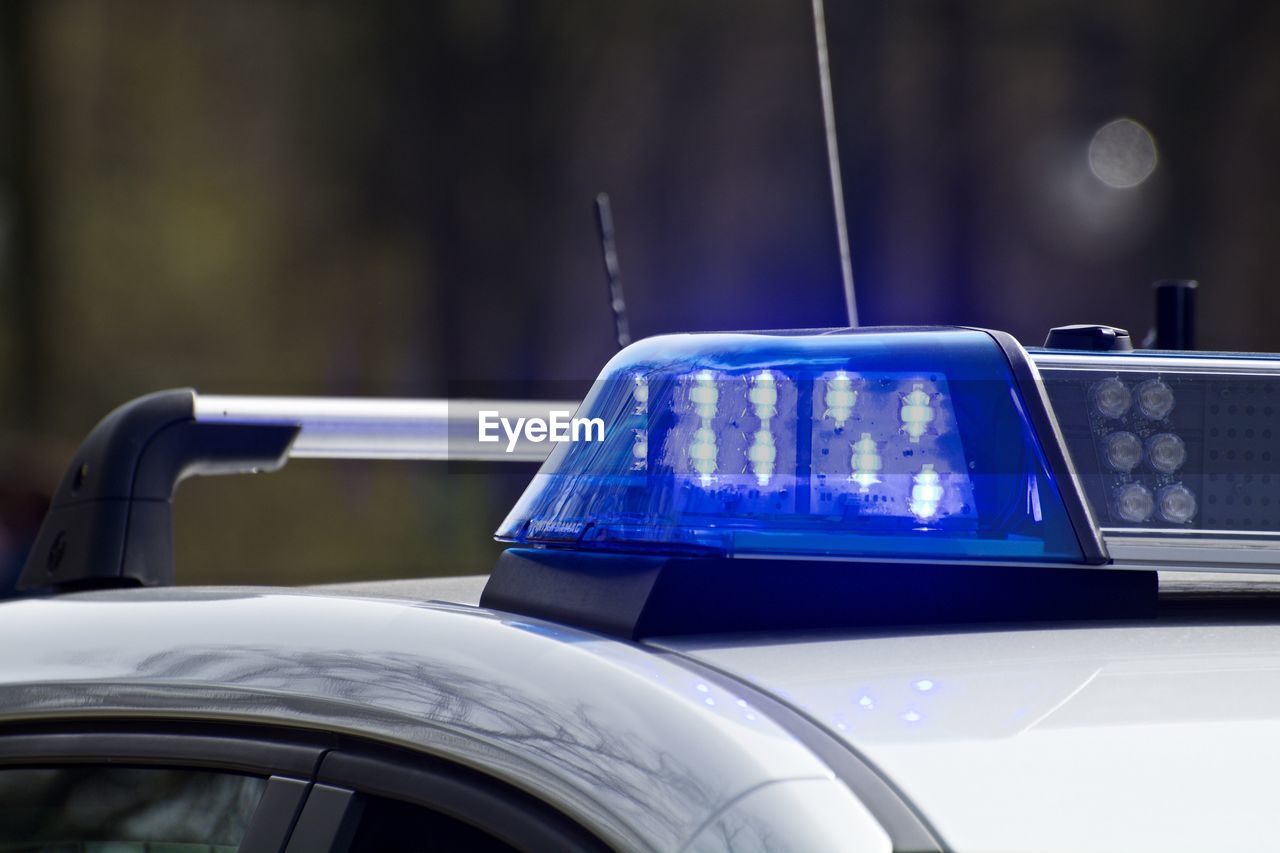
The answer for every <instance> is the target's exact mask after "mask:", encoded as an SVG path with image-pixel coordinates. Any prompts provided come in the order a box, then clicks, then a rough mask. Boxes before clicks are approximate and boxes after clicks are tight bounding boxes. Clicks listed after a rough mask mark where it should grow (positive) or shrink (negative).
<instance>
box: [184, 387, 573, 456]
mask: <svg viewBox="0 0 1280 853" xmlns="http://www.w3.org/2000/svg"><path fill="white" fill-rule="evenodd" d="M578 405H579V404H578V402H577V401H571V400H566V401H557V400H405V399H381V400H378V399H373V400H363V399H352V398H343V397H248V396H220V395H206V394H197V395H196V405H195V413H196V420H197V421H203V422H224V423H256V424H288V425H297V426H300V427H301V428H302V429H301V431H300V432H299V433H298V437H297V439H296V440H295V441H294V443H293V447H292V448H291V449H290V451H289V457H290V458H291V459H401V460H448V461H478V462H542V461H543V460H545V459H546V458H547V456H548V455H549V454H550V453H551V449H552V448H553V447H554V446H555V445H554V444H553V443H552V442H550V441H548V440H545V439H544V440H542V441H531V440H529V438H528V437H527V434H526V433H525V431H524V430H520V431H519V432H518V435H517V437H516V438H515V440H514V444H513V443H512V441H511V439H510V436H509V434H508V433H507V432H506V431H504V428H503V426H502V425H501V422H500V421H497V420H496V419H498V418H506V419H507V423H508V424H509V425H510V426H511V427H512V428H513V429H514V428H515V425H516V424H517V423H518V419H520V418H525V419H526V421H527V419H530V418H541V419H542V420H544V421H548V422H549V421H550V420H551V417H552V415H553V414H555V415H557V416H559V417H562V418H565V417H572V416H573V414H574V413H575V412H576V411H577V409H578ZM482 412H483V413H495V414H488V415H487V420H488V421H489V423H490V424H491V428H490V429H489V430H488V435H490V436H496V437H497V440H496V441H481V440H480V419H481V413H482Z"/></svg>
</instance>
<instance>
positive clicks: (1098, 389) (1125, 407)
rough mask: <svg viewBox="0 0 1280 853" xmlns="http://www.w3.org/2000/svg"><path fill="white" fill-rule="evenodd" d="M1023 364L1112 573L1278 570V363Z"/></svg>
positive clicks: (1249, 357) (1120, 359) (1159, 357)
mask: <svg viewBox="0 0 1280 853" xmlns="http://www.w3.org/2000/svg"><path fill="white" fill-rule="evenodd" d="M1030 355H1031V358H1032V359H1033V361H1034V362H1035V363H1036V365H1037V367H1038V370H1039V373H1040V375H1041V376H1042V378H1043V383H1044V387H1045V390H1046V393H1047V395H1048V397H1049V399H1050V401H1051V404H1052V407H1053V412H1054V415H1055V417H1056V420H1057V421H1058V424H1059V427H1060V430H1061V432H1062V435H1063V437H1064V440H1065V444H1066V447H1067V449H1068V452H1069V454H1070V455H1071V457H1072V460H1073V464H1074V467H1075V469H1076V471H1077V474H1078V478H1079V482H1080V487H1081V491H1082V494H1083V495H1084V496H1085V498H1086V500H1087V501H1088V503H1089V504H1090V507H1091V511H1092V513H1093V515H1094V516H1095V518H1096V519H1097V521H1098V524H1099V527H1100V530H1101V532H1102V535H1103V537H1104V540H1105V542H1106V544H1107V548H1108V550H1109V552H1110V555H1111V557H1112V559H1113V561H1114V564H1115V565H1116V566H1118V567H1130V568H1159V569H1175V570H1176V569H1187V570H1233V571H1239V570H1259V569H1269V570H1275V569H1276V568H1280V550H1278V549H1280V357H1276V356H1270V355H1257V354H1234V353H1203V352H1175V351H1150V350H1148V351H1134V352H1130V353H1089V352H1064V351H1058V350H1032V351H1031V353H1030Z"/></svg>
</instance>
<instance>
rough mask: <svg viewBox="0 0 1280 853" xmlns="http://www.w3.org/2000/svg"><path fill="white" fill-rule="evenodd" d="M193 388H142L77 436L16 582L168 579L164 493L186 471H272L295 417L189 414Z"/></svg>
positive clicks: (90, 584) (77, 584)
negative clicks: (224, 418)
mask: <svg viewBox="0 0 1280 853" xmlns="http://www.w3.org/2000/svg"><path fill="white" fill-rule="evenodd" d="M195 400H196V394H195V391H193V390H191V389H189V388H184V389H178V390H173V391H160V392H157V393H155V394H148V395H146V396H144V397H139V398H137V399H136V400H131V401H130V402H128V403H125V404H124V405H123V406H121V407H120V408H118V409H116V410H115V411H113V412H111V413H110V414H108V415H107V416H106V417H105V418H103V419H102V421H100V422H99V423H98V425H97V426H96V427H94V428H93V431H92V432H90V433H89V435H88V437H87V438H85V440H84V443H83V444H81V445H80V448H79V449H78V450H77V451H76V453H75V456H74V457H73V458H72V461H71V465H70V466H69V467H68V469H67V472H66V474H64V475H63V478H62V482H61V483H60V484H59V486H58V489H57V491H56V492H55V493H54V496H53V500H52V502H51V504H50V507H49V512H48V514H47V515H46V516H45V519H44V522H43V524H42V525H41V526H40V532H39V534H38V535H37V536H36V541H35V544H34V545H32V548H31V553H30V554H29V555H28V557H27V563H26V566H25V567H24V568H23V570H22V576H21V578H20V579H19V581H18V588H19V589H24V590H33V589H41V588H53V589H59V590H69V589H80V588H99V587H113V586H139V585H141V586H165V585H170V584H172V583H173V580H174V570H173V495H174V492H175V491H176V490H177V487H178V484H179V483H180V482H182V481H183V480H184V479H186V478H187V477H191V476H195V475H209V474H246V473H256V472H259V471H274V470H276V469H278V468H280V467H281V466H283V465H284V463H285V461H286V459H287V457H288V453H289V448H290V446H291V445H292V444H293V441H294V439H295V438H296V437H297V435H298V430H299V426H298V425H296V424H295V425H280V424H255V423H232V422H197V421H196V417H195Z"/></svg>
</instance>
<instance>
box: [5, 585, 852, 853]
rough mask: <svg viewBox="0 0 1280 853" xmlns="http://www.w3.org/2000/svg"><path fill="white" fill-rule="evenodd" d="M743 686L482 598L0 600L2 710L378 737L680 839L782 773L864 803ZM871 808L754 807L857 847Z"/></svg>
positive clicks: (588, 816) (230, 593) (809, 787)
mask: <svg viewBox="0 0 1280 853" xmlns="http://www.w3.org/2000/svg"><path fill="white" fill-rule="evenodd" d="M740 699H741V697H739V696H737V695H735V694H734V693H733V692H732V691H731V690H729V689H727V688H725V687H723V686H720V685H718V684H711V683H707V682H706V681H704V679H703V678H702V677H701V676H699V675H697V674H696V673H694V672H691V671H690V670H688V669H685V668H683V667H681V666H680V665H679V664H678V662H677V661H675V660H673V659H672V658H671V656H669V655H657V654H652V653H650V652H648V651H646V650H645V649H643V648H641V647H639V646H637V645H634V644H632V643H625V642H619V641H614V640H609V639H605V638H602V637H599V636H597V635H593V634H589V633H586V632H582V631H576V630H574V629H571V628H565V627H561V626H555V625H550V624H547V623H545V622H539V621H536V620H531V619H524V618H518V617H513V616H510V615H504V614H498V613H492V612H489V611H484V610H478V609H476V608H469V607H460V606H452V605H431V604H419V603H414V602H408V601H397V600H391V599H385V598H384V599H376V600H375V599H364V598H349V597H340V596H335V595H322V594H319V593H313V592H284V591H281V592H269V591H264V590H261V589H257V590H254V589H234V588H227V589H208V590H202V589H195V588H186V589H184V588H168V589H147V590H129V591H115V592H101V593H91V594H77V595H64V596H59V597H57V598H51V599H38V600H26V601H13V602H8V603H5V604H0V725H2V724H4V723H12V722H18V721H35V720H43V721H46V722H48V721H52V720H80V721H82V722H83V721H84V720H87V719H103V718H116V719H119V718H122V717H124V718H129V719H134V720H139V719H171V720H172V719H187V720H214V721H224V722H245V723H257V724H267V725H276V726H295V727H302V728H306V729H318V730H323V731H328V732H336V733H342V734H346V735H351V736H357V737H361V738H364V739H372V740H376V741H381V742H385V743H391V744H395V745H399V746H403V747H408V748H412V749H415V750H418V751H421V752H425V753H428V754H432V755H435V756H438V757H441V758H444V759H447V760H450V761H454V762H457V763H460V764H463V765H466V766H469V767H473V768H476V769H478V770H481V771H482V772H484V773H486V774H489V775H491V776H495V777H497V778H499V779H502V780H504V781H507V782H509V783H511V784H514V785H517V786H518V787H520V788H522V789H524V790H526V791H528V792H529V793H530V794H532V795H534V796H537V797H538V798H540V799H542V800H544V801H546V802H548V803H549V804H550V805H552V806H553V807H555V808H556V809H558V810H560V811H562V812H564V813H566V814H568V815H569V816H570V817H572V818H574V819H575V820H578V821H579V822H581V823H582V824H583V825H584V826H586V827H588V828H589V829H591V830H592V831H594V832H596V833H597V834H598V835H600V837H601V838H602V839H603V840H605V841H606V842H607V843H609V844H610V845H612V846H613V847H615V848H616V849H619V850H655V851H667V850H680V849H682V848H683V846H684V845H685V844H687V843H688V842H690V841H691V840H693V839H694V838H695V837H696V836H699V835H700V834H701V833H703V832H704V831H705V830H706V829H707V828H708V827H711V826H713V825H719V823H733V822H735V821H738V822H740V821H741V820H742V819H743V818H744V815H743V813H742V812H741V810H737V811H734V812H733V813H730V812H731V811H732V810H733V807H734V806H735V805H736V804H741V803H743V802H744V798H746V797H748V796H749V795H750V794H751V793H752V792H753V791H757V790H759V789H761V788H764V787H766V786H771V785H774V784H775V783H779V782H785V781H790V780H813V781H812V783H811V784H808V783H807V784H806V788H805V790H806V791H807V792H808V795H809V796H813V797H815V798H821V800H822V801H829V802H844V803H848V801H849V794H848V791H847V789H845V788H844V786H843V785H842V784H841V783H840V782H838V781H836V780H835V779H834V778H833V777H832V774H831V772H830V769H829V768H828V767H827V766H826V765H825V764H824V763H823V762H822V761H820V760H819V759H818V758H817V757H816V756H814V755H813V753H811V752H810V751H809V750H808V749H807V748H806V747H804V746H803V745H802V744H801V743H799V742H798V741H797V740H796V739H795V738H794V737H792V735H791V734H790V733H788V732H787V731H786V730H784V729H783V728H782V727H781V726H779V725H778V724H776V723H775V722H773V721H772V720H771V719H770V718H769V717H768V715H767V714H765V713H764V712H762V711H760V710H758V709H756V708H754V707H753V706H751V705H750V704H748V703H746V702H744V701H740ZM788 790H789V789H788ZM824 792H825V793H824ZM747 817H752V815H747ZM857 817H858V822H857V824H856V825H855V826H849V824H848V823H847V822H845V821H839V820H828V821H826V822H825V823H823V824H822V825H821V826H819V827H818V828H816V829H815V828H807V829H802V830H793V828H792V827H791V826H790V825H789V824H788V823H787V819H786V817H785V812H784V811H782V810H779V809H763V808H762V809H761V810H760V811H759V812H758V813H757V814H756V815H755V816H754V821H753V826H755V827H757V828H759V829H760V830H762V831H763V832H764V833H765V835H766V837H770V838H777V839H785V838H791V837H793V836H794V837H796V838H803V839H805V842H806V843H805V846H804V848H803V849H821V850H846V849H850V845H849V842H848V841H847V840H846V839H845V838H844V837H843V836H839V835H837V836H835V837H833V836H832V835H831V834H830V833H831V832H837V831H841V828H842V827H843V828H844V829H845V830H847V831H849V832H853V831H855V830H856V831H859V832H862V833H863V834H864V837H865V835H866V826H867V822H866V817H865V815H857ZM721 818H723V820H721ZM797 819H798V818H797ZM815 832H816V833H817V834H816V835H815ZM870 835H872V836H874V835H875V833H874V832H871V833H870ZM850 837H853V836H852V835H851V836H850ZM707 844H708V840H707V838H706V837H703V838H700V839H699V847H698V849H700V850H706V849H713V850H717V851H718V850H728V849H742V848H741V847H736V848H734V847H732V846H731V845H729V844H727V843H726V844H720V845H718V846H717V845H716V844H715V843H714V838H712V840H711V842H710V844H711V846H710V847H708V846H707ZM810 844H812V845H813V846H809V845H810ZM793 849H801V848H793ZM869 849H874V848H869Z"/></svg>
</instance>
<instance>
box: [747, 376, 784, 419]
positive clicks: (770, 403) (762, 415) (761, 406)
mask: <svg viewBox="0 0 1280 853" xmlns="http://www.w3.org/2000/svg"><path fill="white" fill-rule="evenodd" d="M747 398H748V399H749V400H750V401H751V406H752V408H754V409H755V412H756V417H757V418H759V419H760V420H762V421H767V420H769V418H772V417H773V416H774V415H776V414H777V413H778V381H777V380H776V379H775V378H774V376H773V374H772V373H770V372H769V371H767V370H762V371H760V372H759V373H757V374H756V375H755V376H753V377H751V390H750V391H749V392H747Z"/></svg>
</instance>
